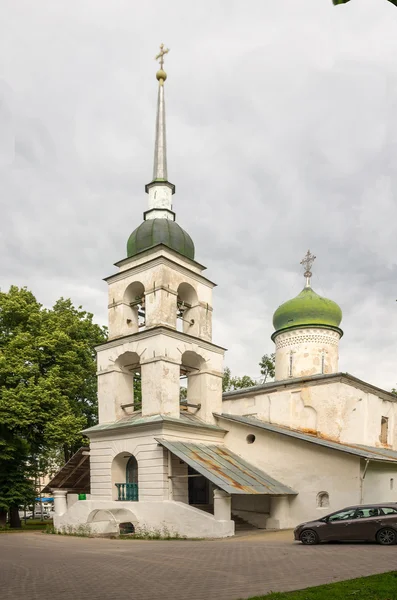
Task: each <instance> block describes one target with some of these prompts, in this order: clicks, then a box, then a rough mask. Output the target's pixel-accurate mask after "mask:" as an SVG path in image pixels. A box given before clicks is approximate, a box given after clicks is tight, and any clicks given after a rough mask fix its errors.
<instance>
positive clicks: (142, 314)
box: [130, 294, 146, 329]
mask: <svg viewBox="0 0 397 600" xmlns="http://www.w3.org/2000/svg"><path fill="white" fill-rule="evenodd" d="M130 306H131V308H136V309H137V312H138V329H141V328H142V327H145V324H146V311H145V294H142V296H136V298H135V300H134V301H133V302H130Z"/></svg>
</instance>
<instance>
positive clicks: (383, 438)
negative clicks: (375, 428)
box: [379, 417, 389, 444]
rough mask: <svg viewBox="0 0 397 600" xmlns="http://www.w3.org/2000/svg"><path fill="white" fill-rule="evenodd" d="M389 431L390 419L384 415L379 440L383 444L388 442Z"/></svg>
mask: <svg viewBox="0 0 397 600" xmlns="http://www.w3.org/2000/svg"><path fill="white" fill-rule="evenodd" d="M388 433H389V419H388V417H382V419H381V422H380V436H379V441H380V443H381V444H387V438H388Z"/></svg>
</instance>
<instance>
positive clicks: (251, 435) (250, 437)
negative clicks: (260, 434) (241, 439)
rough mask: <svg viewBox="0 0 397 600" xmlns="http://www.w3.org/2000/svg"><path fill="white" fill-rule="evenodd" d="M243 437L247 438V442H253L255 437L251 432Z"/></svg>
mask: <svg viewBox="0 0 397 600" xmlns="http://www.w3.org/2000/svg"><path fill="white" fill-rule="evenodd" d="M245 439H246V440H247V444H253V443H254V442H255V439H256V438H255V436H254V434H253V433H250V434H249V435H247V437H246V438H245Z"/></svg>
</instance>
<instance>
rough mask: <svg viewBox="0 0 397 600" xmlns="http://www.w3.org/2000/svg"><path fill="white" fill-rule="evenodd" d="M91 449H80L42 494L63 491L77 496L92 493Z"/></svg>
mask: <svg viewBox="0 0 397 600" xmlns="http://www.w3.org/2000/svg"><path fill="white" fill-rule="evenodd" d="M89 450H90V449H89V448H80V450H78V451H77V452H76V454H73V456H72V458H71V459H70V460H69V461H68V462H67V463H66V465H64V466H63V467H62V468H61V469H60V470H59V471H58V473H57V474H56V475H55V476H54V477H53V478H52V479H51V481H50V482H49V483H47V485H46V486H45V488H43V489H42V490H41V491H42V493H47V492H51V490H53V489H63V490H68V491H69V492H72V493H75V494H84V493H87V494H89V493H90V455H89Z"/></svg>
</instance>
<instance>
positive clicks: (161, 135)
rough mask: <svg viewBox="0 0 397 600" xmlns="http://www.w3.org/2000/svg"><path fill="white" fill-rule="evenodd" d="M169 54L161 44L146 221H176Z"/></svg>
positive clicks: (146, 188)
mask: <svg viewBox="0 0 397 600" xmlns="http://www.w3.org/2000/svg"><path fill="white" fill-rule="evenodd" d="M168 52H169V49H168V48H164V44H161V46H160V52H159V53H158V54H157V56H156V60H158V61H159V63H160V69H159V70H158V71H157V73H156V79H157V81H158V82H159V89H158V95H157V117H156V139H155V145H154V164H153V180H152V181H151V183H148V184H147V185H146V186H145V190H146V192H147V193H148V194H149V210H148V211H146V213H145V220H148V219H158V218H160V219H171V220H172V221H174V220H175V213H174V212H173V211H172V194H174V192H175V186H174V184H172V183H170V182H169V181H168V173H167V138H166V126H165V100H164V83H165V80H166V79H167V73H166V72H165V71H164V69H163V66H164V56H165V55H166V54H168Z"/></svg>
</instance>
